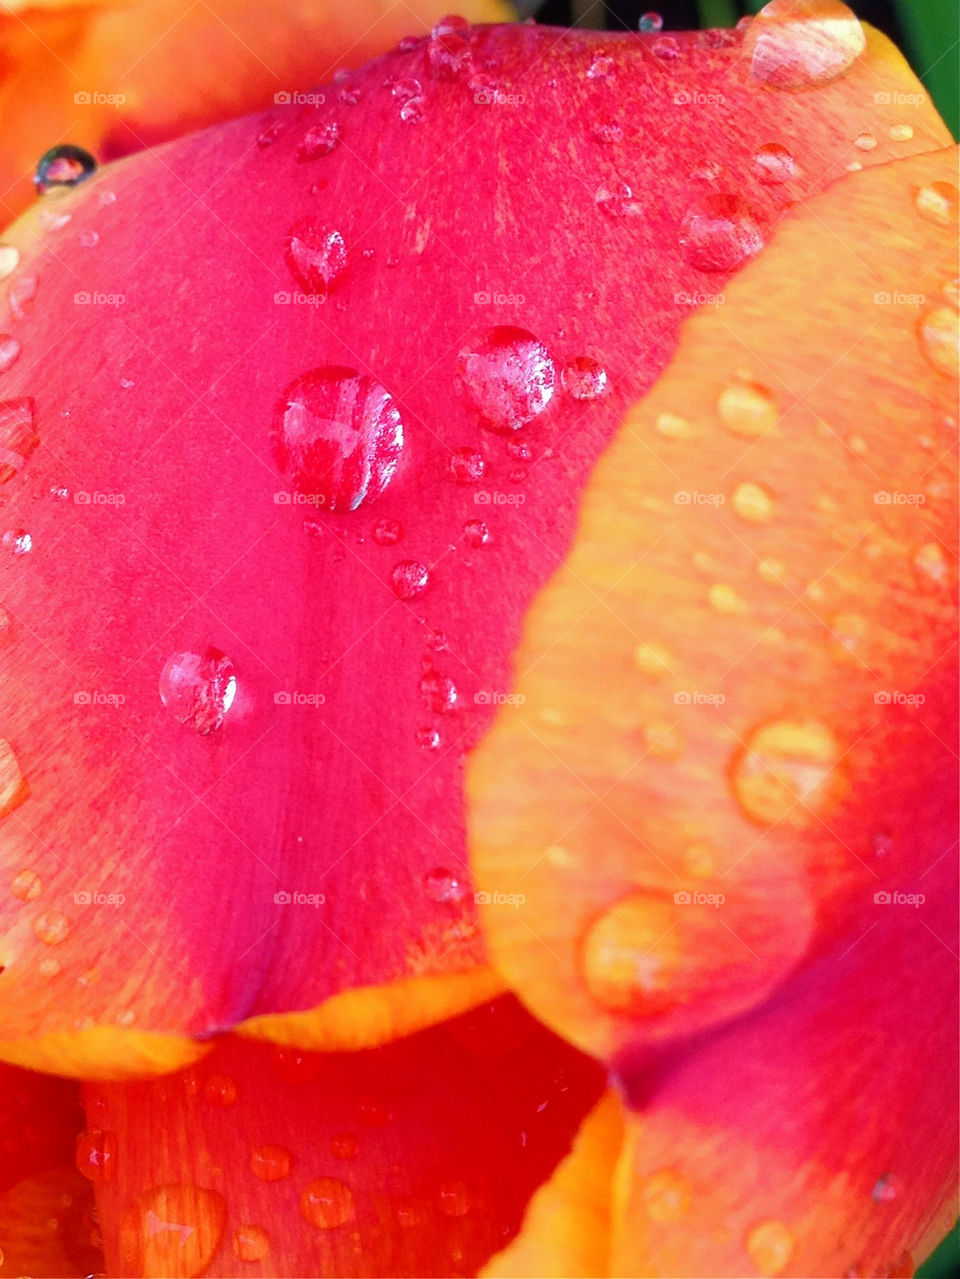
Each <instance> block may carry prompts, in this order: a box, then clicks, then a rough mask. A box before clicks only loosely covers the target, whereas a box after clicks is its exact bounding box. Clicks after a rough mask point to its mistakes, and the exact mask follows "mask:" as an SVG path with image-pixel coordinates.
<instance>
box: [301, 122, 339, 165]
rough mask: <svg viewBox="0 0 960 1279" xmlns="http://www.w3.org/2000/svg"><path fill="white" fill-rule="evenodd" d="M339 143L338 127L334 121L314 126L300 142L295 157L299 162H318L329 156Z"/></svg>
mask: <svg viewBox="0 0 960 1279" xmlns="http://www.w3.org/2000/svg"><path fill="white" fill-rule="evenodd" d="M339 141H340V126H339V125H338V124H337V123H336V122H335V121H330V122H328V123H326V124H315V125H314V126H313V128H312V129H308V130H307V132H306V133H305V134H304V135H303V137H302V138H301V140H300V147H299V149H298V151H297V156H298V158H299V159H300V160H318V159H320V158H322V157H323V156H325V155H329V154H330V152H331V151H332V150H333V149H334V147H335V146H336V145H337V143H338V142H339Z"/></svg>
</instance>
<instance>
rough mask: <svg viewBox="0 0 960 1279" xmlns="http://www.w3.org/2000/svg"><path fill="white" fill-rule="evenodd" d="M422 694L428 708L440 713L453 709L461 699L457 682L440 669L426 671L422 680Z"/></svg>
mask: <svg viewBox="0 0 960 1279" xmlns="http://www.w3.org/2000/svg"><path fill="white" fill-rule="evenodd" d="M420 696H421V698H422V699H423V702H424V704H425V705H426V707H427V708H428V710H431V711H433V712H434V713H435V714H438V715H443V714H445V713H446V712H448V711H452V710H453V709H454V707H455V706H456V705H457V702H458V701H459V699H460V694H459V692H458V690H457V686H456V684H454V682H453V680H452V679H451V678H450V676H449V675H441V674H440V672H439V671H427V672H426V674H425V675H424V676H423V678H422V679H421V681H420Z"/></svg>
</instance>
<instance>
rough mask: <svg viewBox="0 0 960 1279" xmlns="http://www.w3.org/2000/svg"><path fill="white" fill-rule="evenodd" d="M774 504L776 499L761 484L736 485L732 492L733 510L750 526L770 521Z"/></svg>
mask: <svg viewBox="0 0 960 1279" xmlns="http://www.w3.org/2000/svg"><path fill="white" fill-rule="evenodd" d="M776 504H777V503H776V498H775V497H774V496H773V494H772V493H771V492H770V490H769V489H766V488H764V487H763V485H762V484H751V483H749V482H748V483H744V484H738V485H737V487H736V488H735V489H734V491H733V509H734V510H735V511H736V513H737V514H738V515H739V516H740V518H741V519H744V520H748V521H749V522H750V523H751V524H764V523H766V521H767V520H769V519H772V517H773V513H774V510H775V508H776Z"/></svg>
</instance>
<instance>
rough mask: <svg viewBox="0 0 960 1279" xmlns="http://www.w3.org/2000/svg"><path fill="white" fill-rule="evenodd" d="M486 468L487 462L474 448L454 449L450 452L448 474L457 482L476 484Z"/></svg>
mask: <svg viewBox="0 0 960 1279" xmlns="http://www.w3.org/2000/svg"><path fill="white" fill-rule="evenodd" d="M486 469H487V464H486V462H484V460H483V456H482V455H481V454H480V453H478V452H477V450H476V449H470V448H460V449H454V450H453V452H452V453H451V454H450V474H451V476H452V477H453V479H454V480H455V481H456V482H457V484H476V483H477V481H478V480H480V479H482V478H483V473H484V471H485V470H486Z"/></svg>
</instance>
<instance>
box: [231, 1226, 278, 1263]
mask: <svg viewBox="0 0 960 1279" xmlns="http://www.w3.org/2000/svg"><path fill="white" fill-rule="evenodd" d="M233 1251H234V1254H235V1255H236V1257H237V1258H238V1259H239V1260H240V1261H262V1260H263V1259H264V1257H266V1256H267V1254H268V1253H269V1252H270V1236H269V1235H268V1234H267V1232H266V1231H265V1230H264V1228H263V1227H262V1226H253V1225H245V1226H240V1227H238V1229H237V1230H235V1231H234V1233H233Z"/></svg>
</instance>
